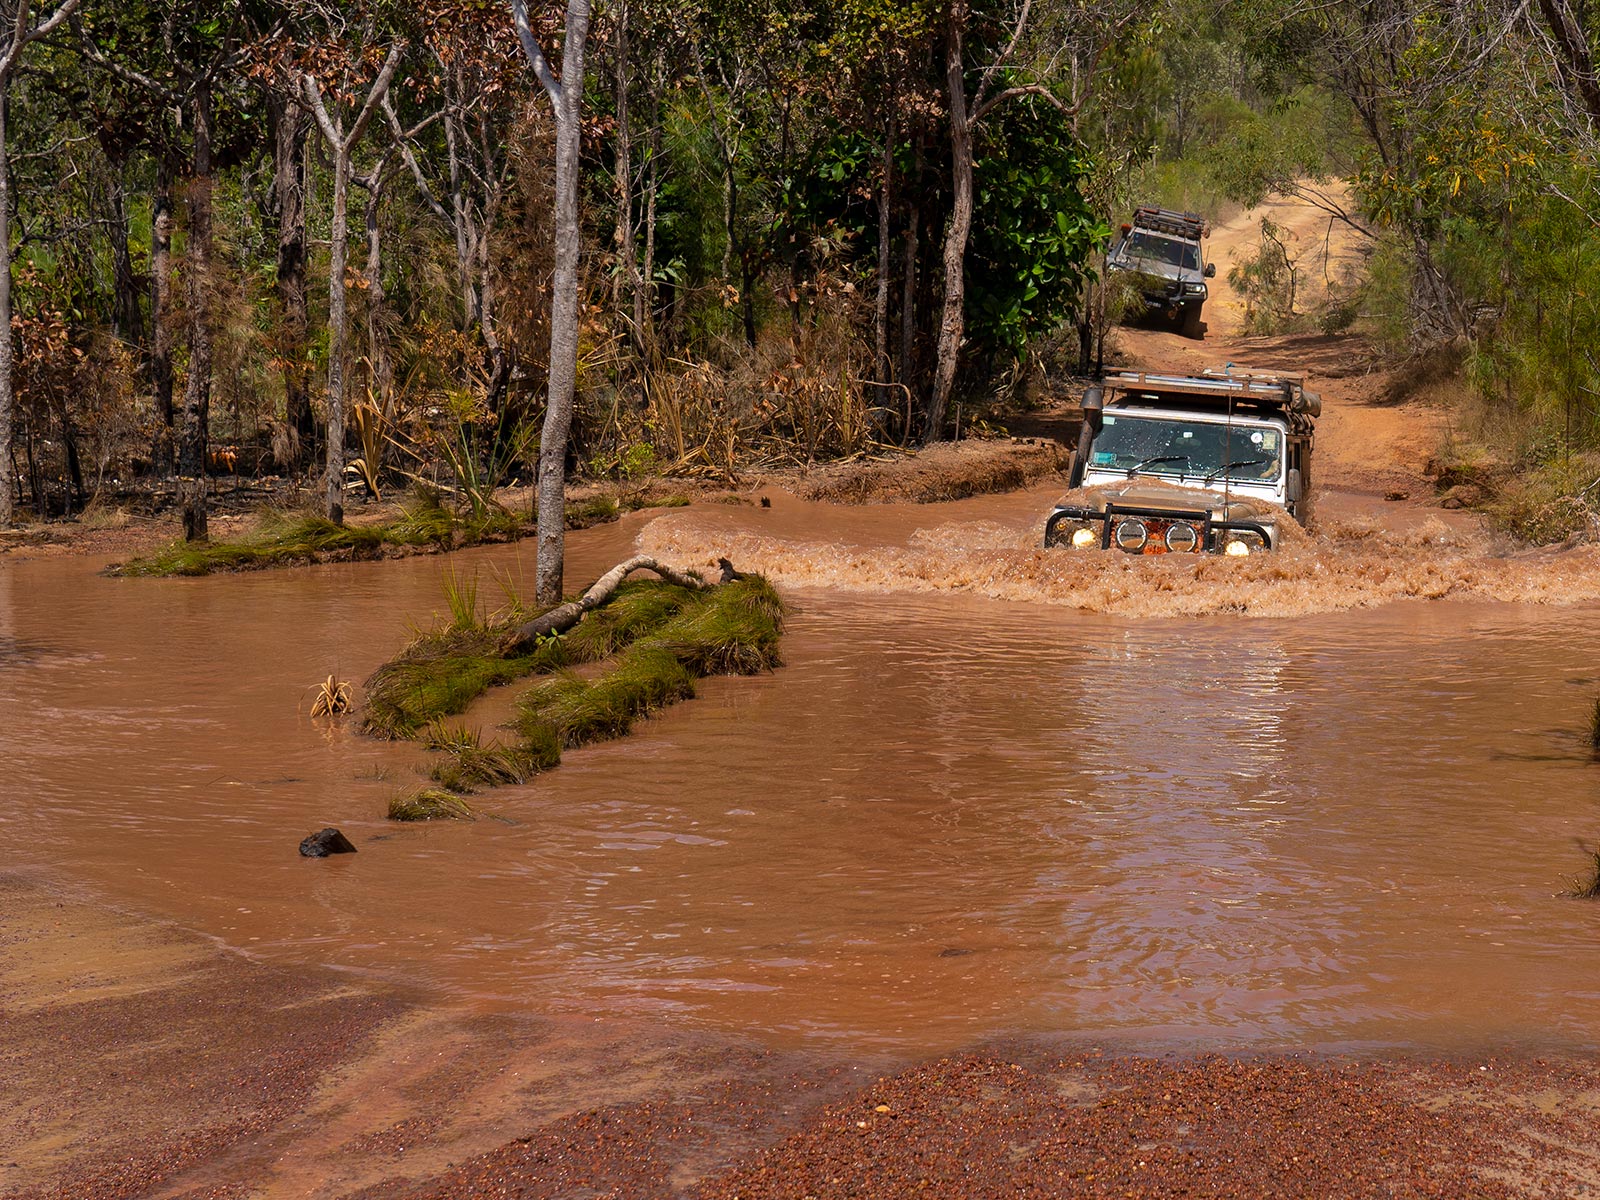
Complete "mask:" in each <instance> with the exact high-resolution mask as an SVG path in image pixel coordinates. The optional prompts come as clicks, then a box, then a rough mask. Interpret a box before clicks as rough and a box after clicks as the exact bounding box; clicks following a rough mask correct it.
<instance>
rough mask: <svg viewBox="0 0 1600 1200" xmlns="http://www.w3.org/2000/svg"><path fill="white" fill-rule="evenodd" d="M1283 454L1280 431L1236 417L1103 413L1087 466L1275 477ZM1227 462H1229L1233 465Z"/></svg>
mask: <svg viewBox="0 0 1600 1200" xmlns="http://www.w3.org/2000/svg"><path fill="white" fill-rule="evenodd" d="M1282 455H1283V432H1282V430H1279V429H1274V428H1273V427H1271V426H1270V425H1269V426H1262V425H1246V424H1241V423H1238V422H1235V423H1234V425H1233V426H1232V427H1231V428H1230V427H1229V426H1227V425H1214V424H1211V423H1210V422H1204V421H1183V420H1177V419H1174V418H1170V417H1130V416H1125V415H1123V414H1121V413H1116V414H1113V413H1107V414H1106V415H1105V425H1104V426H1103V428H1102V429H1101V430H1100V433H1099V435H1098V436H1096V438H1095V439H1094V449H1093V450H1092V452H1091V453H1090V457H1089V468H1090V470H1095V471H1128V470H1133V469H1135V468H1136V469H1137V472H1138V473H1139V474H1141V475H1173V476H1177V475H1186V476H1189V477H1191V478H1193V477H1194V476H1199V477H1201V478H1204V477H1205V476H1207V475H1212V474H1215V476H1216V477H1217V478H1218V479H1221V478H1224V477H1227V478H1230V479H1243V480H1276V479H1277V478H1278V476H1279V474H1280V472H1279V470H1278V466H1279V462H1280V460H1281V458H1282ZM1229 464H1232V466H1231V468H1230V467H1229Z"/></svg>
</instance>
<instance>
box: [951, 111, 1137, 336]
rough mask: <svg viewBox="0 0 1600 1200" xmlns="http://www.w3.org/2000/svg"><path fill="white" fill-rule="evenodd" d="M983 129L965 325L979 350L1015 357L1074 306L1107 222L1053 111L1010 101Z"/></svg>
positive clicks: (1105, 237) (1083, 162) (1079, 154)
mask: <svg viewBox="0 0 1600 1200" xmlns="http://www.w3.org/2000/svg"><path fill="white" fill-rule="evenodd" d="M988 131H989V132H988V133H987V135H986V137H985V142H984V152H983V155H982V157H981V158H980V159H979V160H978V162H977V164H976V167H975V176H976V178H975V187H976V194H977V215H976V217H975V220H974V222H973V230H972V244H971V250H970V252H969V256H968V261H967V311H968V318H969V323H968V333H969V336H970V337H972V338H973V339H974V340H975V341H976V342H977V343H978V346H979V347H980V348H983V347H988V348H990V350H991V351H992V352H993V353H995V354H1003V355H1009V356H1011V357H1016V356H1018V355H1020V354H1021V353H1022V350H1023V349H1024V347H1025V346H1026V345H1027V343H1028V341H1029V340H1030V339H1031V338H1034V337H1038V336H1039V335H1041V334H1044V333H1047V332H1049V331H1051V330H1053V329H1054V328H1056V327H1057V326H1058V325H1060V324H1061V322H1062V321H1063V320H1065V319H1066V317H1067V315H1068V314H1069V313H1070V312H1072V311H1073V309H1074V308H1075V307H1076V306H1077V304H1078V301H1079V297H1080V296H1081V294H1082V290H1083V284H1084V280H1085V279H1086V278H1087V277H1088V275H1089V272H1090V256H1091V255H1092V254H1093V252H1094V251H1095V250H1097V249H1100V248H1102V247H1103V246H1104V245H1105V244H1106V243H1107V242H1108V241H1109V240H1110V237H1111V229H1110V227H1109V226H1108V225H1107V224H1106V223H1105V222H1104V221H1102V220H1101V219H1100V218H1098V217H1097V216H1096V215H1095V213H1094V212H1093V211H1092V210H1091V209H1090V207H1089V204H1088V202H1087V201H1086V200H1085V198H1084V195H1083V190H1082V181H1083V177H1084V175H1085V174H1086V172H1087V171H1088V160H1087V159H1086V157H1085V156H1084V154H1083V151H1082V148H1081V147H1080V146H1079V145H1078V144H1077V142H1076V141H1075V140H1074V139H1073V138H1072V136H1071V134H1070V132H1069V131H1068V128H1067V126H1066V125H1065V124H1064V123H1063V122H1062V120H1061V118H1060V115H1059V114H1058V113H1057V112H1056V110H1055V109H1053V108H1051V107H1050V106H1049V105H1047V104H1045V103H1044V102H1042V101H1038V100H1033V99H1031V98H1030V99H1027V100H1024V101H1020V102H1012V103H1010V104H1008V105H1005V106H1003V107H1002V108H1000V109H998V110H997V111H996V113H995V115H994V117H993V118H991V124H990V125H989V126H988Z"/></svg>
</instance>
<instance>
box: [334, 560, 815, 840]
mask: <svg viewBox="0 0 1600 1200" xmlns="http://www.w3.org/2000/svg"><path fill="white" fill-rule="evenodd" d="M446 587H447V592H448V594H449V598H450V606H451V619H450V622H449V623H448V624H446V625H444V626H443V627H441V628H440V629H438V630H435V631H434V632H432V633H427V634H424V635H422V636H421V637H419V638H417V639H416V640H415V641H414V642H413V643H412V644H411V645H410V646H408V647H407V648H406V649H405V650H404V651H403V652H402V653H401V654H400V656H399V657H398V658H396V659H394V660H393V661H392V662H390V663H387V664H386V665H384V666H383V667H381V668H380V669H379V670H378V672H377V673H376V674H375V675H373V677H372V678H371V679H369V680H368V681H367V684H366V694H367V703H366V708H365V710H364V713H363V724H364V727H365V728H366V730H367V731H368V732H370V733H375V734H378V735H380V736H385V737H395V738H400V737H405V738H409V737H420V739H421V741H422V742H423V744H424V745H425V746H426V747H427V748H428V749H430V750H433V751H435V752H436V753H438V754H439V756H440V757H439V759H438V760H437V761H436V762H435V763H434V765H433V767H432V770H431V774H432V777H433V780H434V782H435V783H437V784H439V785H440V788H436V789H431V790H429V791H426V792H424V793H420V794H419V795H421V796H425V797H427V796H431V797H432V798H433V800H434V801H438V797H439V796H440V795H442V796H444V797H447V798H452V799H453V800H454V801H457V802H460V796H459V795H458V793H462V792H468V793H470V792H472V791H476V790H478V789H479V788H488V787H498V786H502V785H504V784H520V783H526V782H527V781H528V780H529V779H531V778H533V777H534V776H535V775H537V774H539V773H540V772H543V771H548V770H550V769H552V768H554V767H555V766H557V765H559V764H560V762H561V754H562V751H563V750H564V749H571V748H574V747H577V746H582V745H586V744H588V743H590V742H595V741H603V740H607V739H610V738H617V737H621V736H623V735H624V734H626V733H628V732H629V731H630V730H631V729H632V728H633V725H634V723H635V722H636V721H638V720H640V719H641V718H643V717H647V716H649V715H650V714H652V713H654V712H657V711H658V710H660V709H662V708H664V707H666V706H667V705H670V704H674V703H676V702H677V701H679V700H686V699H689V698H691V697H693V696H694V694H695V681H696V680H697V679H698V678H700V677H703V676H707V675H729V674H739V675H748V674H754V673H757V672H760V671H764V670H768V669H770V668H772V667H775V666H778V665H779V663H780V658H779V654H778V642H779V638H780V636H781V634H782V631H783V619H784V609H783V602H782V601H781V600H780V599H779V598H778V595H777V593H776V592H775V591H774V590H773V588H772V586H771V585H770V584H769V583H768V582H767V581H766V580H765V579H762V578H761V577H759V576H744V577H742V578H739V579H736V580H734V581H732V582H730V583H725V584H722V585H720V586H718V587H715V588H712V589H710V590H709V591H694V590H692V589H689V588H682V587H678V586H676V585H673V584H669V583H666V582H664V581H661V580H635V581H633V582H630V583H627V584H624V585H623V586H622V587H621V588H619V589H618V590H617V592H616V593H615V594H614V595H613V597H612V598H611V600H610V602H609V603H607V604H606V605H604V606H602V607H601V608H599V609H596V610H595V611H594V612H591V613H589V614H588V615H587V616H586V617H585V618H584V619H583V621H581V622H580V623H579V624H578V625H577V626H576V627H575V628H573V629H572V630H569V631H568V632H567V633H565V634H563V635H561V636H559V637H555V638H550V639H547V640H546V641H544V642H542V643H540V644H539V646H538V647H536V648H535V649H534V650H533V651H532V652H531V653H528V654H522V655H505V654H503V653H502V652H501V651H500V650H499V649H498V647H499V645H500V644H501V642H502V641H503V640H504V635H505V633H506V632H507V631H508V630H509V629H510V628H511V627H512V625H513V624H514V623H516V622H517V621H521V620H526V619H527V617H528V616H529V615H530V614H528V613H525V612H522V611H520V610H517V611H514V612H511V613H509V614H507V615H504V616H501V617H498V618H485V617H482V616H479V615H478V609H477V601H476V592H475V589H474V588H473V587H472V586H470V585H467V584H464V583H463V582H462V581H461V580H459V579H455V578H451V579H450V580H447V584H446ZM597 662H598V663H605V664H606V665H605V667H604V669H602V670H600V671H599V672H598V673H597V674H595V675H594V677H593V678H589V679H586V678H583V677H582V676H580V675H578V674H577V673H576V672H575V671H573V670H572V668H573V667H574V666H578V665H582V664H585V663H597ZM530 674H537V675H541V676H544V677H545V678H543V679H542V680H541V681H540V682H539V683H538V684H536V685H535V686H534V687H533V688H531V689H530V690H529V691H528V693H527V694H526V695H525V696H523V697H522V699H521V700H520V701H519V703H518V706H517V715H516V717H515V720H514V721H513V724H512V729H513V730H514V732H515V735H516V737H515V741H514V742H513V743H511V744H504V743H501V742H499V741H489V742H485V741H484V740H483V738H482V735H481V734H480V733H479V732H478V731H476V730H473V729H468V728H466V727H465V726H461V725H455V724H449V723H447V722H445V721H444V720H443V719H442V718H444V717H447V716H450V715H452V714H454V713H458V712H461V711H462V710H464V709H465V708H466V707H467V705H468V704H470V703H471V702H472V700H474V699H475V698H476V697H477V696H479V695H480V694H481V693H482V692H484V691H485V690H487V689H488V688H490V687H494V686H497V685H499V684H504V683H509V682H511V681H512V680H514V679H517V678H520V677H523V676H526V675H530ZM415 799H416V798H415V797H405V798H402V799H401V800H397V801H396V802H395V804H396V805H402V807H404V806H405V805H408V804H410V803H411V802H412V801H413V800H415ZM441 803H443V802H441ZM462 803H464V802H462ZM394 808H395V806H394V805H391V814H390V815H391V816H393V815H394ZM442 815H448V814H442ZM396 819H422V818H396Z"/></svg>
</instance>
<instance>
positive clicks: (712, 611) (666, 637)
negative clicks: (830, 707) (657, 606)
mask: <svg viewBox="0 0 1600 1200" xmlns="http://www.w3.org/2000/svg"><path fill="white" fill-rule="evenodd" d="M782 634H783V601H782V600H780V599H779V598H778V593H777V592H776V591H775V590H774V589H773V586H772V585H771V584H770V583H768V582H767V581H766V580H765V579H763V578H762V577H761V576H759V575H746V576H744V577H743V578H741V579H735V580H733V581H732V582H731V583H725V584H722V585H721V586H720V587H718V588H716V589H714V590H713V591H712V592H711V593H710V595H709V596H708V597H707V598H706V600H705V601H704V602H703V603H701V604H699V605H696V606H694V607H692V608H689V609H686V610H684V611H683V612H682V613H680V614H679V615H678V616H677V617H675V618H674V619H673V620H672V621H670V622H669V623H668V624H667V625H665V626H664V627H663V628H662V630H661V633H660V635H659V637H660V641H661V642H662V644H663V645H665V646H666V647H667V648H668V649H670V650H671V651H672V652H673V654H675V655H676V656H677V658H678V661H679V662H681V663H683V665H684V666H685V667H687V668H688V669H689V670H690V671H691V672H693V673H694V674H696V675H756V674H759V673H760V672H762V671H770V670H771V669H772V668H773V667H776V666H780V665H781V664H782V661H783V660H782V658H781V657H780V655H779V652H778V641H779V639H780V637H781V636H782Z"/></svg>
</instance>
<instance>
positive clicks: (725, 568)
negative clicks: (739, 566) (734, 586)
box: [717, 558, 744, 583]
mask: <svg viewBox="0 0 1600 1200" xmlns="http://www.w3.org/2000/svg"><path fill="white" fill-rule="evenodd" d="M717 566H719V567H721V568H722V582H723V583H732V582H733V581H734V580H736V579H743V578H744V573H743V572H742V571H736V570H734V569H733V564H732V563H731V562H729V561H728V560H727V559H725V558H719V559H717Z"/></svg>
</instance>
